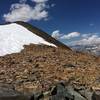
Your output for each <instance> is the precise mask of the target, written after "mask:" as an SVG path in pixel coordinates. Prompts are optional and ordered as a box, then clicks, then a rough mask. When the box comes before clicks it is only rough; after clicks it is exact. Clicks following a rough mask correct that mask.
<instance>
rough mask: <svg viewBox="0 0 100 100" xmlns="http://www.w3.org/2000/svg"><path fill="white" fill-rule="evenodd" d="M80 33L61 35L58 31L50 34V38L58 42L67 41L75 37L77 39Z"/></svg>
mask: <svg viewBox="0 0 100 100" xmlns="http://www.w3.org/2000/svg"><path fill="white" fill-rule="evenodd" d="M79 36H80V33H79V32H72V33H69V34H61V33H60V31H59V30H56V31H54V32H53V33H52V37H54V38H56V39H60V40H67V39H71V38H75V37H79Z"/></svg>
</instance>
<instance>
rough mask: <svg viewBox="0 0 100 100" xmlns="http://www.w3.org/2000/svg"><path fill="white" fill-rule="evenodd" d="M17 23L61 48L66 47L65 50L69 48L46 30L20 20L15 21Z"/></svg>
mask: <svg viewBox="0 0 100 100" xmlns="http://www.w3.org/2000/svg"><path fill="white" fill-rule="evenodd" d="M15 23H17V24H20V25H22V26H24V27H25V28H27V29H28V30H30V31H31V32H33V33H35V34H36V35H38V36H40V37H42V38H44V39H45V40H46V41H48V42H50V43H53V44H55V45H56V46H58V47H60V48H63V49H67V50H71V49H70V48H69V47H68V46H66V45H64V44H63V43H61V42H60V41H58V40H56V39H55V38H53V37H51V36H50V35H49V34H47V33H46V32H44V31H42V30H40V29H38V28H36V27H34V26H32V25H30V24H28V23H25V22H21V21H17V22H15Z"/></svg>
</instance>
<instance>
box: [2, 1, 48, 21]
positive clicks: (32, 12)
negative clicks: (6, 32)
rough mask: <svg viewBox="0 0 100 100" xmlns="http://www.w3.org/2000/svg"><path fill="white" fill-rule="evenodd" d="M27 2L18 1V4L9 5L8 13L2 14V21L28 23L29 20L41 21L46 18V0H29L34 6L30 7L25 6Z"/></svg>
mask: <svg viewBox="0 0 100 100" xmlns="http://www.w3.org/2000/svg"><path fill="white" fill-rule="evenodd" d="M26 1H27V0H20V1H19V3H15V4H12V5H11V8H10V11H9V13H7V14H4V15H3V17H4V20H5V21H6V22H14V21H24V22H27V21H30V20H42V19H47V18H48V11H47V6H48V5H46V2H47V1H48V0H31V1H32V2H35V6H34V7H32V6H30V5H29V4H26Z"/></svg>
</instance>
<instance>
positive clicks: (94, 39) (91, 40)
mask: <svg viewBox="0 0 100 100" xmlns="http://www.w3.org/2000/svg"><path fill="white" fill-rule="evenodd" d="M96 44H100V37H99V36H98V35H95V34H93V35H91V36H89V37H87V38H82V39H80V40H78V41H75V42H74V45H96Z"/></svg>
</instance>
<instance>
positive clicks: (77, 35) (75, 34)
mask: <svg viewBox="0 0 100 100" xmlns="http://www.w3.org/2000/svg"><path fill="white" fill-rule="evenodd" d="M79 36H80V33H79V32H72V33H69V34H67V35H63V36H62V37H61V39H71V38H75V37H79Z"/></svg>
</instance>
